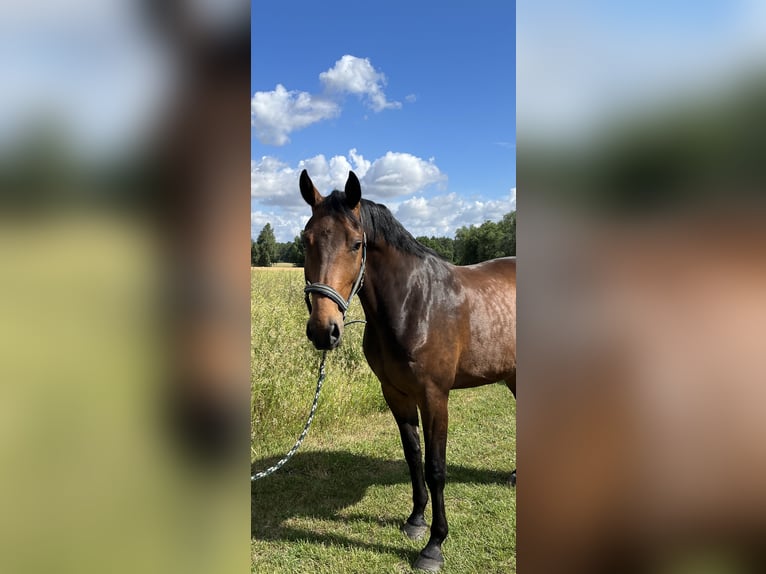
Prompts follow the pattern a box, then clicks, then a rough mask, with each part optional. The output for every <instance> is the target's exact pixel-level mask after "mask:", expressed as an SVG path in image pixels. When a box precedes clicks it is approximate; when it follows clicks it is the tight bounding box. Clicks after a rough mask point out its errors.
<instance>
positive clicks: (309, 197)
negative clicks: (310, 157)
mask: <svg viewBox="0 0 766 574" xmlns="http://www.w3.org/2000/svg"><path fill="white" fill-rule="evenodd" d="M300 188H301V195H302V196H303V199H304V200H305V201H306V203H308V204H309V205H310V206H311V207H314V206H315V205H317V204H318V203H321V201H322V199H323V198H322V196H321V195H320V194H319V192H318V191H317V188H316V187H314V184H313V183H312V181H311V178H310V177H309V174H308V172H307V171H306V170H305V169H304V170H303V171H302V172H301V180H300Z"/></svg>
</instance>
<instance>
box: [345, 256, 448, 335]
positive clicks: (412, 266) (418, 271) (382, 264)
mask: <svg viewBox="0 0 766 574" xmlns="http://www.w3.org/2000/svg"><path fill="white" fill-rule="evenodd" d="M429 264H431V263H430V262H426V261H425V260H424V259H422V258H418V257H416V256H415V255H412V254H408V253H402V252H400V251H398V250H396V249H394V248H393V247H390V246H384V247H382V248H380V247H378V248H375V249H371V250H370V251H369V252H368V255H367V270H366V272H365V280H364V287H363V288H362V290H361V291H360V292H359V298H360V301H361V303H362V307H363V308H364V312H365V315H366V318H367V322H368V324H369V325H371V326H375V327H376V328H380V329H385V328H394V329H395V328H396V324H401V323H402V322H405V321H406V317H407V315H408V314H409V313H412V312H414V313H417V312H418V310H417V309H414V308H413V307H412V303H411V301H408V299H409V294H410V290H411V289H419V290H420V291H421V292H422V291H423V290H424V282H428V281H432V280H435V279H434V277H433V274H431V273H429V271H428V266H429Z"/></svg>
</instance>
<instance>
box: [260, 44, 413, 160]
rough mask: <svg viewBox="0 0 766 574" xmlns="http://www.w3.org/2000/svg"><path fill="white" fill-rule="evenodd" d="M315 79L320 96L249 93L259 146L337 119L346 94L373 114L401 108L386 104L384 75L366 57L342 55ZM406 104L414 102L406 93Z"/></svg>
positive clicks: (275, 91) (287, 92)
mask: <svg viewBox="0 0 766 574" xmlns="http://www.w3.org/2000/svg"><path fill="white" fill-rule="evenodd" d="M319 80H320V81H321V83H322V85H323V87H324V91H323V92H322V93H321V94H310V93H309V92H301V91H297V90H288V89H287V88H285V87H284V86H283V85H282V84H277V87H276V88H274V89H273V90H271V91H270V92H255V94H253V98H252V100H251V101H250V125H251V126H252V127H253V128H255V135H256V137H257V138H258V140H259V141H260V142H261V143H264V144H268V145H275V146H282V145H285V144H286V143H288V142H289V141H290V137H289V135H290V134H291V133H292V132H294V131H297V130H300V129H303V128H305V127H308V126H310V125H311V124H314V123H317V122H320V121H322V120H327V119H331V118H335V117H337V116H339V115H340V112H341V105H340V102H339V99H340V98H342V97H343V96H346V95H348V94H354V95H357V96H359V97H360V98H362V99H363V101H364V102H365V104H366V105H367V107H368V108H370V109H371V110H373V111H375V112H380V111H383V110H385V109H398V108H401V107H402V103H401V102H391V101H388V99H387V98H386V95H385V94H384V93H383V87H384V86H385V85H386V76H385V75H384V74H383V72H379V71H377V70H375V68H374V67H373V66H372V63H370V60H369V59H367V58H357V57H356V56H351V55H348V54H346V55H345V56H343V57H342V58H341V59H340V60H338V61H337V62H335V65H334V66H333V67H332V68H330V69H329V70H327V71H325V72H322V73H321V74H319ZM407 101H408V102H413V101H415V96H414V95H412V94H410V95H409V96H407ZM365 119H367V118H366V116H365Z"/></svg>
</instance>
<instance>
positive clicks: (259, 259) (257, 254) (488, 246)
mask: <svg viewBox="0 0 766 574" xmlns="http://www.w3.org/2000/svg"><path fill="white" fill-rule="evenodd" d="M415 239H417V240H418V241H419V242H420V243H422V244H423V245H425V246H426V247H430V248H431V249H433V250H434V251H435V252H436V253H438V254H439V255H440V256H441V257H443V258H444V259H446V260H447V261H450V262H452V263H454V264H455V265H470V264H472V263H479V262H480V261H486V260H487V259H495V258H497V257H505V256H507V255H516V212H515V211H511V212H510V213H506V214H505V215H504V216H503V218H502V219H501V220H500V221H498V222H494V221H485V222H484V223H482V224H481V225H478V226H476V225H471V226H463V227H461V228H460V229H458V230H457V231H456V232H455V237H454V239H453V238H451V237H434V236H431V237H426V236H423V235H421V236H419V237H416V238H415ZM303 261H304V253H303V243H302V242H301V238H300V235H296V236H295V239H293V240H292V241H287V242H284V243H280V242H278V241H277V240H276V238H275V237H274V230H273V229H272V227H271V224H269V223H267V224H266V225H264V227H263V229H262V230H261V232H260V233H259V234H258V238H257V239H256V240H255V241H253V240H252V239H251V240H250V264H251V265H252V266H254V267H269V266H271V265H273V264H274V263H292V264H293V265H295V266H296V267H303Z"/></svg>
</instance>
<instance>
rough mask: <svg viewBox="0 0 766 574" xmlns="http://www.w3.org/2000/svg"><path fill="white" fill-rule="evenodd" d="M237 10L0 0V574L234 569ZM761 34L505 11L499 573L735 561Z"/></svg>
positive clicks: (242, 85) (756, 558) (746, 417)
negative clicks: (509, 111) (503, 504)
mask: <svg viewBox="0 0 766 574" xmlns="http://www.w3.org/2000/svg"><path fill="white" fill-rule="evenodd" d="M249 9H250V6H249V5H248V4H247V3H243V2H241V1H217V2H212V1H209V0H195V1H192V2H184V3H181V2H174V1H170V0H166V1H164V2H129V1H128V0H119V1H118V0H105V1H101V2H94V1H90V0H65V1H62V2H58V3H54V4H50V5H46V6H45V9H44V10H43V9H41V8H39V7H37V6H32V5H30V4H29V3H22V2H19V1H17V0H10V1H6V2H4V3H3V4H2V7H0V74H2V86H3V87H2V90H0V102H1V103H2V105H0V429H2V432H0V463H1V464H2V468H3V478H2V480H3V488H2V490H1V491H0V508H2V513H1V514H0V571H2V572H39V571H47V570H54V571H57V572H104V571H108V572H123V571H124V572H137V571H140V572H154V571H156V572H173V571H185V572H197V571H199V572H209V571H215V572H227V571H244V570H245V569H246V568H247V567H248V566H247V565H248V556H249V554H248V548H249V540H248V538H247V532H248V524H249V517H248V514H247V512H248V506H247V505H246V504H244V501H246V500H247V498H248V496H249V494H248V493H249V487H248V484H249V480H248V479H247V470H246V469H247V468H248V467H249V459H248V458H247V456H248V455H247V453H248V447H247V445H248V442H247V441H248V438H247V437H248V436H249V433H248V432H247V429H248V422H247V421H248V418H247V417H248V413H247V408H248V407H247V405H248V404H249V402H248V400H247V399H246V397H248V396H249V373H250V371H249V341H250V333H249V325H248V319H247V318H248V317H249V290H248V289H249V279H248V277H249V275H248V273H249V271H248V269H249V263H248V261H249V259H248V257H249V254H248V238H249V215H248V211H249V199H248V195H247V194H246V191H245V190H246V189H247V187H248V183H247V181H246V178H247V173H248V171H247V170H248V168H249V145H250V144H249V142H250V140H249V135H250V134H249V129H250V128H249V127H248V126H247V121H246V118H247V113H248V112H247V110H248V102H249V98H250V93H249V91H250V84H249V74H250V56H249V43H250V38H249V14H248V10H249ZM254 9H257V6H256V7H255V8H254ZM765 31H766V9H764V4H763V3H761V2H757V1H744V0H740V1H736V0H735V1H730V2H712V1H701V2H700V1H696V2H691V1H686V0H679V1H677V2H672V3H668V2H657V1H649V2H623V3H614V2H606V1H603V0H602V1H595V0H594V1H581V2H563V1H553V0H543V1H538V2H534V3H533V2H519V3H518V5H517V86H518V87H517V90H518V94H517V101H518V105H517V126H518V127H517V129H518V134H517V141H518V149H517V173H518V176H517V180H518V188H519V190H520V192H519V195H520V196H521V199H520V200H519V213H520V216H519V222H518V237H519V239H518V246H517V253H518V257H519V269H520V273H519V288H518V297H519V323H518V324H519V327H518V328H519V333H518V340H519V357H520V359H519V362H520V368H519V390H518V398H519V399H518V400H519V408H518V436H519V441H518V457H517V458H518V467H519V476H520V477H521V478H520V483H519V485H518V494H517V496H518V497H519V498H518V500H519V504H518V513H519V515H518V524H519V525H520V526H519V531H518V547H519V549H520V551H519V557H518V563H519V569H520V571H521V572H523V573H525V572H578V571H581V572H591V573H593V572H631V571H633V572H701V571H706V572H735V573H738V572H762V571H764V565H765V564H766V560H764V551H763V548H766V544H764V540H765V539H766V492H765V491H766V446H764V445H766V417H764V416H763V415H762V413H763V405H765V404H766V396H764V394H766V390H765V389H766V384H764V383H765V382H766V381H765V380H764V379H765V377H764V367H763V357H764V356H766V348H764V347H765V346H766V301H765V300H764V293H766V231H765V230H764V225H763V215H764V210H763V198H764V194H763V191H764V176H765V175H766V174H765V173H764V162H763V160H762V157H763V150H764V143H765V142H764V138H765V137H766V136H764V134H765V133H766V131H765V128H766V110H765V109H764V106H765V105H766V104H764V102H766V65H765V64H766V33H764V32H765ZM240 106H241V109H240ZM240 453H241V454H240Z"/></svg>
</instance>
